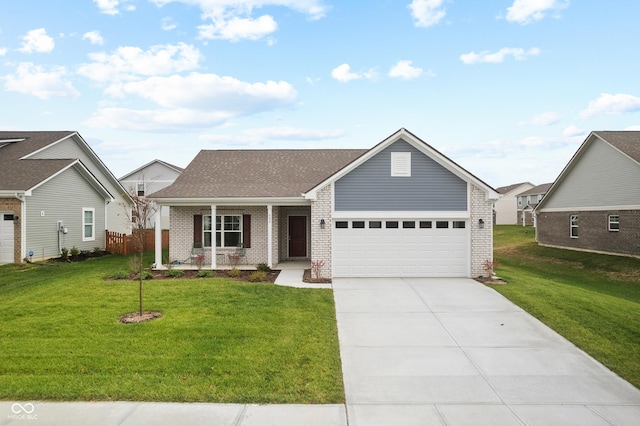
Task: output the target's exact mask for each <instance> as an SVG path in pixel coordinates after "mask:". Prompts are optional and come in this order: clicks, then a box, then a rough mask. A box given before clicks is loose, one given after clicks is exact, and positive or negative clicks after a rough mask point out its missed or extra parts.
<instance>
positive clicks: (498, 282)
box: [475, 277, 507, 285]
mask: <svg viewBox="0 0 640 426" xmlns="http://www.w3.org/2000/svg"><path fill="white" fill-rule="evenodd" d="M475 280H476V281H478V282H479V283H482V284H486V285H502V284H506V283H507V282H506V281H503V280H502V279H500V278H498V277H491V278H487V277H478V278H475Z"/></svg>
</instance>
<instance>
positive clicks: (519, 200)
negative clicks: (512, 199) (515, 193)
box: [518, 197, 522, 207]
mask: <svg viewBox="0 0 640 426" xmlns="http://www.w3.org/2000/svg"><path fill="white" fill-rule="evenodd" d="M518 207H522V198H521V197H518Z"/></svg>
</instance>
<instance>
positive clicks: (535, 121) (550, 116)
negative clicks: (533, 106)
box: [518, 111, 560, 126]
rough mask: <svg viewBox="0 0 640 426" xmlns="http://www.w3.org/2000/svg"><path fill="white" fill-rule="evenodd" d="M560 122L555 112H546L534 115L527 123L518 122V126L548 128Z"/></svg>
mask: <svg viewBox="0 0 640 426" xmlns="http://www.w3.org/2000/svg"><path fill="white" fill-rule="evenodd" d="M559 120H560V116H559V115H558V113H557V112H554V111H548V112H543V113H542V114H538V115H535V116H533V117H531V118H530V119H529V120H527V121H523V122H520V123H518V124H520V125H532V126H549V125H551V124H555V123H557V122H558V121H559Z"/></svg>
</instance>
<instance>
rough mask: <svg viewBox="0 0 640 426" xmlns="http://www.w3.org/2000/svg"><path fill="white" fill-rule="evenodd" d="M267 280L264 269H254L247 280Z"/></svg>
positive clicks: (253, 281)
mask: <svg viewBox="0 0 640 426" xmlns="http://www.w3.org/2000/svg"><path fill="white" fill-rule="evenodd" d="M266 280H267V273H266V272H265V271H255V272H252V273H251V275H249V281H251V282H252V283H261V282H264V281H266Z"/></svg>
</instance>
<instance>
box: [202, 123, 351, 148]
mask: <svg viewBox="0 0 640 426" xmlns="http://www.w3.org/2000/svg"><path fill="white" fill-rule="evenodd" d="M344 134H345V132H344V130H341V129H327V130H319V129H303V128H295V127H286V126H285V127H265V128H258V129H246V130H243V131H242V132H241V134H239V135H225V134H207V135H202V136H199V137H198V140H200V141H202V142H205V143H208V144H212V145H216V146H225V145H232V146H235V147H237V146H239V145H240V146H250V145H253V146H255V145H262V144H264V143H265V142H270V141H300V142H309V141H322V140H327V139H338V138H340V137H342V136H344Z"/></svg>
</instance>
